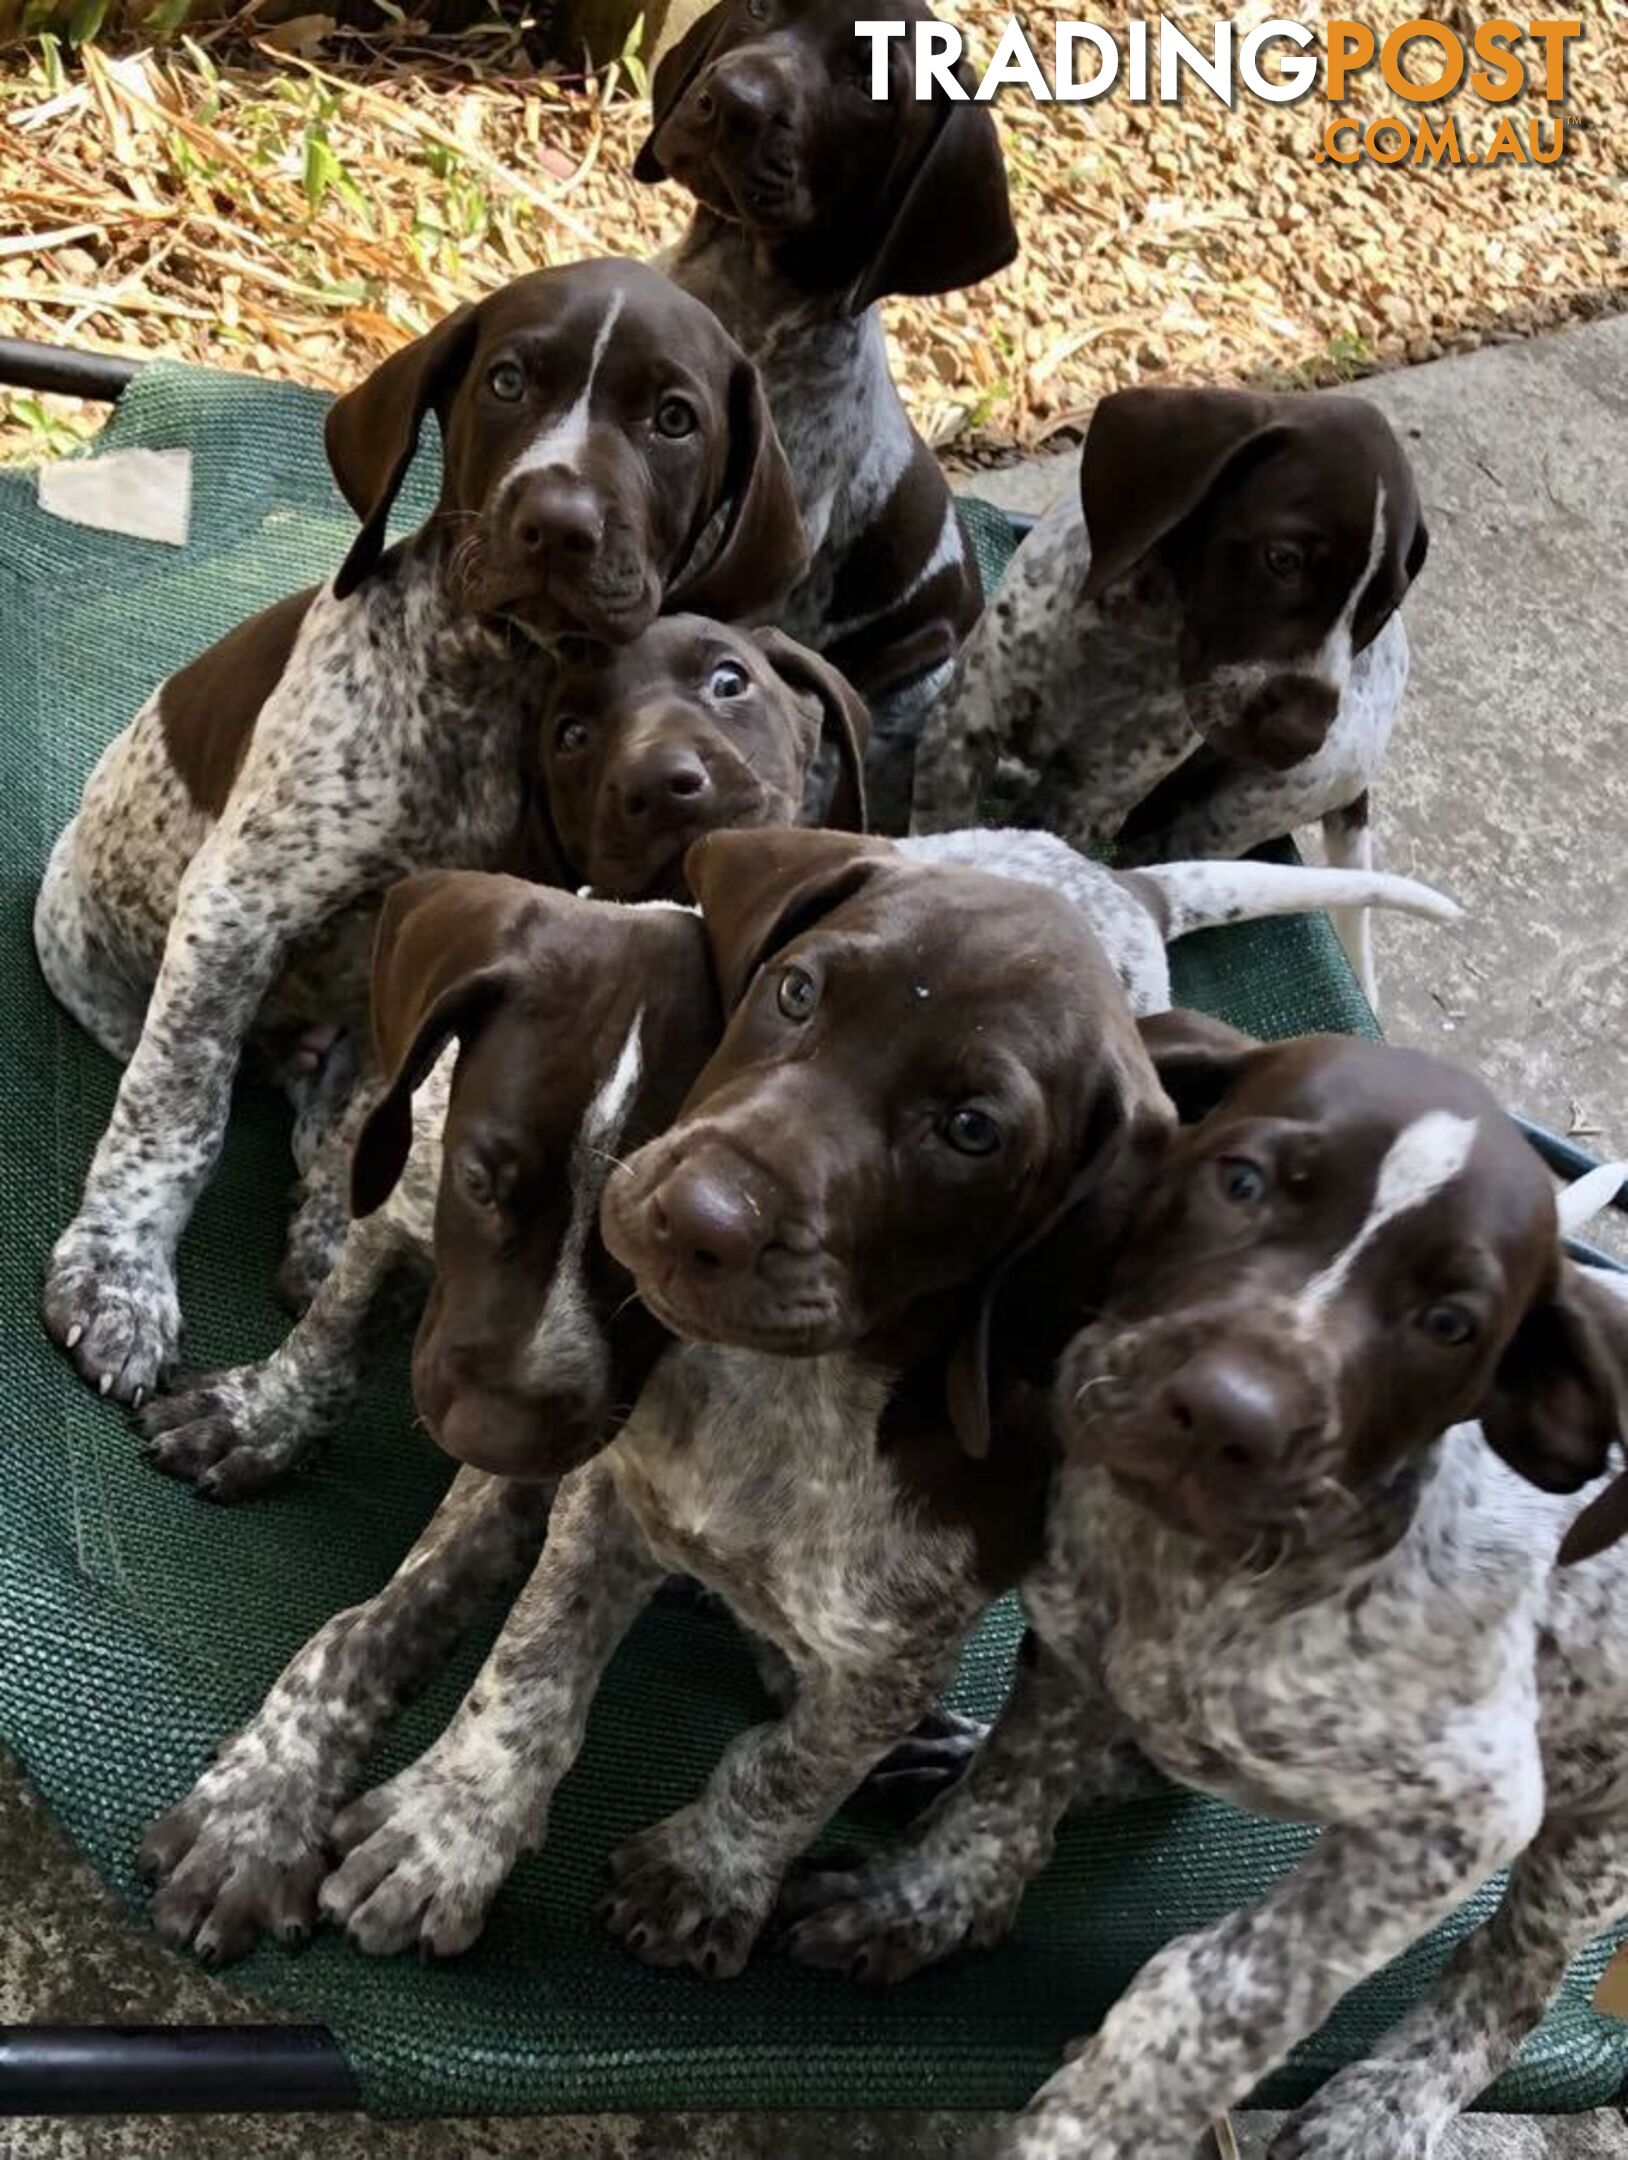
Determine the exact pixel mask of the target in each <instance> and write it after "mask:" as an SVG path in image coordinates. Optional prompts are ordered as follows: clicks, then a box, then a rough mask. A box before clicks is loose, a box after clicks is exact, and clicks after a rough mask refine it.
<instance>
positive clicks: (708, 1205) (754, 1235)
mask: <svg viewBox="0 0 1628 2160" xmlns="http://www.w3.org/2000/svg"><path fill="white" fill-rule="evenodd" d="M650 1224H651V1228H652V1229H653V1230H654V1231H655V1233H656V1236H657V1238H658V1239H659V1240H660V1242H661V1243H662V1244H663V1245H664V1246H666V1247H667V1248H668V1250H669V1252H670V1253H671V1254H672V1256H673V1258H674V1259H676V1260H678V1261H680V1262H681V1263H682V1264H684V1265H686V1266H689V1267H692V1268H694V1269H696V1270H697V1271H698V1272H700V1273H703V1274H709V1275H724V1274H728V1275H740V1274H744V1273H745V1272H746V1271H747V1269H748V1268H751V1267H753V1266H754V1265H755V1264H756V1262H757V1259H758V1256H759V1254H760V1253H761V1252H762V1251H763V1248H764V1247H765V1246H766V1245H767V1244H768V1242H769V1227H770V1226H769V1218H768V1216H767V1214H766V1213H765V1211H764V1209H763V1207H762V1206H761V1204H760V1203H758V1202H757V1201H756V1200H755V1199H754V1196H753V1195H752V1194H751V1192H749V1191H748V1190H747V1188H746V1186H745V1185H744V1184H743V1183H742V1181H741V1180H740V1179H739V1178H735V1177H732V1176H731V1175H730V1174H729V1172H728V1171H727V1170H724V1169H720V1168H718V1167H715V1166H713V1165H711V1164H706V1163H680V1165H679V1166H678V1168H677V1169H676V1170H674V1171H672V1172H671V1173H670V1175H669V1176H668V1177H666V1178H665V1179H664V1180H663V1181H662V1183H661V1184H660V1185H659V1186H658V1187H657V1189H656V1191H655V1192H654V1193H652V1195H651V1197H650Z"/></svg>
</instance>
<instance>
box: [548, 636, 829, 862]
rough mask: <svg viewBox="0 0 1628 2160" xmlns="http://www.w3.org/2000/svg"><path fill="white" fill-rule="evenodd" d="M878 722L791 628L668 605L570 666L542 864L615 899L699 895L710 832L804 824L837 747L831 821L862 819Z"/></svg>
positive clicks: (551, 721) (560, 704)
mask: <svg viewBox="0 0 1628 2160" xmlns="http://www.w3.org/2000/svg"><path fill="white" fill-rule="evenodd" d="M868 729H869V716H868V715H867V713H866V710H865V706H864V702H863V700H862V699H861V698H860V696H859V694H858V693H857V691H855V690H854V689H853V688H852V686H851V685H850V684H849V683H848V682H847V681H846V680H845V679H844V678H843V677H842V676H841V675H839V674H838V673H837V671H836V669H835V668H833V667H831V666H830V665H829V664H828V663H827V662H826V661H824V660H822V659H820V658H819V656H818V655H817V654H815V653H811V652H809V651H808V650H807V649H806V648H805V647H803V646H801V645H798V644H795V643H794V642H793V641H792V639H790V638H788V637H786V636H784V635H783V634H782V633H781V632H780V631H778V630H756V631H745V630H735V629H731V628H729V627H728V626H727V625H726V624H723V623H718V622H712V621H709V620H708V619H707V618H705V617H703V616H699V615H673V616H667V617H665V618H663V620H661V621H660V622H657V623H653V624H652V625H651V627H650V628H649V629H648V630H647V631H646V632H645V633H644V635H643V636H642V637H640V638H638V639H636V640H635V641H634V643H633V644H631V645H624V646H618V647H614V648H609V649H606V648H599V649H598V650H596V651H595V652H593V653H591V654H588V655H585V656H583V657H580V658H577V659H575V660H572V661H569V662H568V663H567V665H566V666H565V667H564V668H563V669H562V671H561V673H560V675H559V678H558V680H557V682H556V684H555V686H554V689H553V692H552V695H551V697H550V701H549V704H548V707H547V710H546V711H545V713H544V715H543V723H542V728H541V731H540V733H539V736H538V742H537V752H536V759H535V769H534V770H533V772H532V773H531V774H530V775H529V776H528V779H529V782H530V784H531V787H532V789H533V796H534V802H535V806H536V812H537V815H536V819H535V821H534V826H533V831H534V836H535V839H536V842H537V846H538V852H539V868H540V870H542V871H543V872H544V873H546V874H547V875H548V876H550V877H551V878H553V879H554V880H555V881H556V882H558V883H560V884H563V885H573V886H575V885H588V886H591V887H592V889H593V890H594V892H595V893H597V894H600V895H602V896H603V897H605V898H607V899H617V900H644V899H651V898H657V897H667V898H683V897H686V888H685V885H684V869H683V866H684V855H685V852H686V850H687V849H688V848H689V847H690V845H691V844H692V842H694V841H696V840H699V839H700V838H701V837H702V835H703V834H705V833H709V832H716V831H719V830H721V829H724V828H733V827H742V826H757V825H795V824H797V823H798V822H799V820H800V819H801V818H802V816H803V814H804V810H805V804H806V798H807V797H808V795H809V792H810V776H811V774H812V772H813V769H814V762H815V758H816V756H817V755H818V753H819V751H820V749H821V746H822V745H828V746H829V747H830V749H831V751H832V752H833V755H834V762H835V766H836V779H835V784H834V786H833V788H832V790H831V794H830V800H829V802H828V803H827V804H826V805H825V806H824V809H823V815H821V816H820V817H819V818H818V819H817V820H816V821H817V822H819V823H823V824H829V825H832V826H835V827H838V828H840V829H844V830H860V831H862V830H863V829H864V822H865V783H864V756H865V738H866V734H867V732H868Z"/></svg>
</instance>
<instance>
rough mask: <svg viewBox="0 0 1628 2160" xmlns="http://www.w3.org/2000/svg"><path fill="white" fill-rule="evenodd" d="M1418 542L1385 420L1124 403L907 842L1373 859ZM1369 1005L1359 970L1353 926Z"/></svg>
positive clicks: (934, 749) (1409, 490)
mask: <svg viewBox="0 0 1628 2160" xmlns="http://www.w3.org/2000/svg"><path fill="white" fill-rule="evenodd" d="M1427 546H1428V536H1427V534H1426V530H1425V525H1424V519H1423V516H1422V514H1421V512H1420V508H1419V498H1418V491H1417V489H1416V487H1415V485H1414V480H1413V475H1412V473H1411V471H1410V470H1409V466H1408V462H1407V459H1406V457H1405V456H1404V455H1403V452H1402V449H1401V446H1400V444H1399V443H1398V442H1397V440H1396V437H1395V436H1394V434H1393V433H1392V431H1391V429H1390V426H1389V424H1388V423H1387V421H1386V420H1385V418H1384V416H1383V414H1381V413H1380V412H1379V411H1378V410H1377V409H1376V408H1374V407H1373V406H1371V405H1368V404H1365V403H1364V402H1363V401H1362V400H1361V399H1358V398H1350V397H1333V396H1327V395H1318V396H1305V397H1290V396H1282V397H1262V396H1258V395H1256V394H1254V393H1252V392H1244V391H1235V390H1177V389H1168V390H1167V389H1137V390H1122V391H1118V392H1116V393H1115V394H1114V395H1113V396H1111V397H1107V398H1104V399H1103V401H1102V403H1101V404H1100V405H1099V406H1098V407H1097V410H1096V412H1095V414H1094V415H1093V416H1092V420H1091V426H1090V429H1089V431H1088V433H1087V436H1086V441H1085V448H1084V451H1083V453H1082V456H1081V461H1080V482H1079V491H1078V495H1077V497H1071V498H1069V499H1068V500H1065V501H1063V502H1059V503H1058V504H1057V505H1056V507H1055V508H1054V509H1052V510H1051V511H1049V512H1048V513H1047V514H1046V516H1045V517H1043V518H1042V519H1041V520H1040V523H1039V524H1038V525H1037V526H1036V528H1035V530H1034V531H1033V532H1032V533H1031V534H1030V535H1029V537H1028V539H1027V540H1025V541H1024V543H1023V545H1022V547H1020V548H1019V550H1018V552H1017V555H1016V557H1015V559H1014V561H1013V563H1012V566H1011V568H1010V570H1009V571H1008V572H1007V575H1006V579H1005V582H1004V583H1003V585H1002V587H1001V589H1000V592H999V593H998V595H996V597H995V598H994V599H993V601H992V602H991V604H990V606H989V608H988V609H987V610H986V611H985V614H984V617H983V619H982V621H981V622H980V623H979V624H978V627H977V628H976V630H974V632H973V634H972V636H971V637H970V638H969V639H968V641H967V643H966V645H965V647H964V648H963V651H962V654H961V659H960V662H959V665H958V669H957V674H956V680H955V682H954V684H953V685H952V687H951V689H950V690H949V692H948V693H947V694H946V696H945V697H944V699H943V700H942V702H941V703H940V705H939V706H938V707H937V709H936V710H935V711H934V712H933V713H932V714H931V716H930V717H929V719H928V722H927V724H926V727H925V730H924V733H923V737H922V742H921V748H920V752H919V756H918V760H917V775H916V792H915V802H914V818H915V829H916V830H918V831H927V832H941V831H946V830H950V829H952V828H955V827H960V826H966V825H973V824H991V823H1016V824H1022V825H1041V826H1045V827H1047V828H1048V829H1050V830H1052V831H1055V832H1060V833H1062V834H1063V835H1064V836H1065V837H1066V838H1068V839H1070V840H1074V841H1076V842H1078V843H1079V844H1080V845H1081V846H1085V847H1100V846H1101V845H1103V844H1104V843H1106V842H1107V841H1110V840H1117V841H1118V842H1119V843H1120V858H1121V860H1124V861H1128V862H1151V861H1160V860H1165V861H1168V860H1171V859H1174V858H1177V857H1183V856H1236V855H1243V854H1247V853H1248V852H1249V851H1250V849H1252V848H1255V847H1258V846H1259V845H1260V844H1261V843H1262V842H1263V841H1267V840H1274V839H1277V838H1279V837H1281V836H1282V835H1284V834H1287V833H1289V832H1292V831H1293V830H1295V828H1297V827H1298V826H1301V825H1306V824H1311V823H1315V822H1317V821H1319V820H1321V821H1322V824H1323V829H1324V835H1325V840H1326V843H1327V848H1328V854H1329V860H1330V863H1331V864H1332V865H1334V866H1336V867H1340V868H1351V869H1367V868H1370V867H1371V866H1372V855H1371V848H1370V844H1369V815H1370V796H1371V792H1372V788H1373V785H1374V782H1375V779H1376V777H1377V775H1378V772H1379V768H1380V765H1381V762H1382V760H1383V758H1384V754H1385V748H1386V745H1387V743H1388V742H1389V740H1390V735H1391V730H1392V728H1393V726H1394V725H1395V722H1396V717H1397V713H1398V710H1399V708H1400V704H1401V699H1402V692H1403V689H1404V687H1405V685H1406V681H1407V672H1408V648H1407V638H1406V635H1405V633H1404V631H1403V628H1402V623H1401V619H1400V616H1399V615H1398V613H1397V610H1398V608H1399V607H1400V605H1401V602H1402V599H1403V597H1404V595H1405V594H1406V592H1407V590H1408V587H1409V586H1410V585H1411V583H1412V582H1413V580H1414V578H1415V577H1417V575H1418V574H1419V571H1420V570H1421V569H1422V567H1423V565H1424V561H1425V555H1426V550H1427ZM1344 927H1345V929H1346V930H1347V932H1348V936H1347V942H1348V944H1350V945H1352V947H1353V950H1354V957H1355V958H1356V959H1357V962H1358V967H1359V972H1360V973H1361V975H1362V977H1363V986H1364V988H1365V989H1366V990H1368V991H1369V993H1370V996H1371V995H1372V958H1371V953H1370V951H1369V947H1368V943H1367V939H1366V936H1365V934H1363V933H1362V932H1361V930H1360V926H1359V925H1358V924H1347V925H1345V926H1344Z"/></svg>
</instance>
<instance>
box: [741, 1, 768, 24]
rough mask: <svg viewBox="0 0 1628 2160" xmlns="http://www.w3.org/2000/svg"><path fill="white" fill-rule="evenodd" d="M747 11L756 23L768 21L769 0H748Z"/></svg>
mask: <svg viewBox="0 0 1628 2160" xmlns="http://www.w3.org/2000/svg"><path fill="white" fill-rule="evenodd" d="M746 12H747V14H748V15H749V16H750V18H751V19H752V21H753V22H755V23H761V22H767V21H768V19H769V0H746Z"/></svg>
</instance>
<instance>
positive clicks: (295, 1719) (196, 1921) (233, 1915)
mask: <svg viewBox="0 0 1628 2160" xmlns="http://www.w3.org/2000/svg"><path fill="white" fill-rule="evenodd" d="M548 1498H549V1495H548V1489H547V1488H546V1487H545V1486H540V1485H515V1484H510V1483H508V1482H507V1481H505V1480H503V1479H501V1478H491V1477H487V1476H485V1475H484V1473H482V1472H481V1471H478V1470H467V1469H466V1470H462V1471H460V1472H459V1474H458V1476H457V1478H456V1479H455V1480H454V1481H453V1484H452V1487H451V1490H450V1491H449V1492H448V1494H447V1497H446V1499H445V1500H444V1501H443V1502H442V1503H441V1506H440V1507H439V1508H438V1509H437V1511H436V1513H435V1515H434V1517H433V1518H432V1520H431V1522H430V1525H429V1527H428V1529H426V1531H425V1532H424V1535H423V1536H422V1537H421V1538H420V1539H419V1541H418V1543H417V1544H416V1545H415V1546H414V1547H413V1549H412V1551H411V1552H410V1553H409V1554H408V1555H407V1557H406V1559H405V1560H404V1561H403V1562H402V1564H401V1566H400V1567H399V1568H398V1569H397V1571H396V1573H395V1575H394V1576H393V1577H392V1578H391V1580H390V1581H389V1583H388V1584H387V1585H386V1586H385V1588H384V1589H383V1590H381V1591H380V1592H379V1594H378V1596H377V1597H374V1598H370V1599H369V1600H368V1602H367V1603H366V1604H365V1605H357V1606H353V1607H352V1608H351V1609H350V1610H349V1611H348V1612H342V1613H336V1614H335V1615H334V1617H333V1619H331V1620H330V1621H329V1622H328V1623H327V1624H326V1626H324V1627H322V1628H319V1629H318V1631H317V1633H316V1634H315V1635H313V1636H312V1638H311V1640H310V1641H309V1642H308V1643H307V1644H306V1645H305V1647H304V1649H303V1650H301V1651H300V1652H299V1653H298V1654H297V1656H296V1657H295V1658H294V1659H293V1660H292V1661H291V1663H290V1664H289V1665H288V1666H287V1667H286V1668H285V1669H284V1671H283V1673H282V1676H281V1678H280V1679H279V1680H278V1681H277V1684H276V1686H275V1687H273V1689H272V1691H271V1693H270V1694H269V1695H268V1696H267V1697H266V1700H265V1702H264V1704H263V1705H262V1706H261V1708H260V1710H259V1711H258V1712H257V1713H256V1715H255V1716H254V1717H253V1718H252V1719H251V1720H250V1722H249V1723H248V1724H247V1725H246V1726H245V1727H244V1728H243V1730H242V1731H241V1732H240V1733H238V1734H236V1735H235V1736H234V1737H233V1738H232V1739H230V1740H228V1741H226V1742H225V1744H224V1745H223V1746H222V1748H221V1750H220V1752H219V1754H218V1755H217V1757H216V1759H215V1761H214V1762H213V1763H212V1764H211V1766H210V1767H209V1769H207V1770H206V1771H205V1772H204V1774H203V1776H202V1777H201V1778H200V1779H199V1780H198V1782H197V1784H196V1785H195V1786H194V1787H193V1789H192V1791H191V1793H190V1794H189V1795H188V1796H187V1798H186V1799H185V1800H183V1801H182V1802H181V1803H180V1805H179V1806H177V1807H174V1808H172V1809H171V1810H170V1812H169V1813H168V1814H167V1815H164V1816H162V1817H160V1819H159V1820H158V1822H156V1823H155V1824H154V1825H153V1827H152V1829H151V1830H150V1831H149V1832H148V1833H147V1837H146V1839H145V1841H144V1843H143V1845H142V1848H141V1865H142V1867H143V1869H144V1871H145V1872H146V1873H147V1874H149V1875H150V1876H152V1877H153V1878H155V1880H156V1881H157V1882H158V1884H159V1885H160V1887H159V1890H158V1893H157V1895H156V1897H155V1898H154V1900H153V1925H154V1926H155V1927H156V1928H157V1929H158V1932H159V1933H160V1934H161V1935H162V1936H163V1937H164V1939H165V1941H166V1942H169V1943H172V1944H174V1945H175V1947H176V1948H177V1949H181V1948H184V1947H185V1946H186V1945H187V1944H188V1943H190V1944H191V1945H192V1946H193V1948H194V1949H195V1950H196V1951H197V1953H198V1955H199V1956H200V1957H202V1958H204V1959H206V1960H208V1961H209V1962H210V1963H211V1964H225V1963H226V1962H228V1960H230V1959H232V1958H236V1957H241V1956H242V1955H243V1954H244V1953H245V1952H246V1951H248V1950H250V1949H252V1948H253V1946H254V1944H255V1942H256V1940H257V1939H258V1937H259V1935H260V1933H261V1931H262V1930H263V1929H264V1930H267V1931H269V1932H270V1933H271V1934H273V1935H275V1936H276V1937H277V1938H278V1939H279V1941H281V1942H283V1943H285V1944H288V1945H290V1946H293V1945H295V1944H298V1943H301V1942H303V1941H305V1940H306V1938H307V1937H308V1936H309V1935H310V1932H311V1929H312V1927H313V1925H314V1924H315V1919H316V1903H317V1889H318V1886H319V1884H320V1883H321V1881H322V1877H323V1875H324V1873H325V1872H326V1869H327V1865H328V1859H327V1839H328V1833H329V1829H330V1826H331V1824H332V1820H333V1815H334V1811H335V1809H336V1808H337V1807H338V1805H339V1803H340V1801H341V1800H342V1799H343V1797H344V1795H345V1792H346V1790H347V1789H348V1787H349V1786H350V1785H351V1783H352V1782H353V1780H354V1779H355V1777H356V1774H357V1772H358V1770H359V1769H360V1768H361V1765H362V1762H363V1759H364V1758H365V1756H366V1755H367V1753H368V1750H369V1749H370V1748H371V1747H372V1746H373V1744H374V1742H375V1741H376V1740H377V1739H378V1737H379V1735H380V1733H381V1732H382V1731H383V1730H384V1728H385V1727H386V1725H388V1724H389V1722H390V1720H391V1719H392V1718H393V1717H394V1716H395V1714H396V1712H397V1711H398V1710H399V1709H400V1708H401V1706H402V1704H403V1703H404V1702H405V1701H406V1700H407V1699H408V1697H409V1696H410V1695H411V1694H413V1693H414V1692H415V1691H416V1690H417V1689H418V1688H419V1687H420V1686H422V1685H423V1683H424V1681H425V1680H426V1679H428V1677H429V1676H430V1674H431V1673H432V1672H433V1671H434V1670H435V1668H436V1666H437V1665H438V1664H439V1663H440V1662H441V1660H442V1659H443V1658H444V1657H445V1656H446V1654H447V1652H448V1651H449V1650H450V1649H451V1647H452V1645H453V1643H454V1642H455V1641H456V1640H457V1638H458V1636H459V1635H460V1634H461V1633H462V1632H463V1630H464V1629H465V1628H466V1627H467V1626H468V1625H469V1624H470V1623H471V1621H473V1620H474V1618H475V1617H476V1615H477V1614H478V1613H479V1612H480V1610H481V1608H482V1607H483V1606H484V1605H485V1604H486V1602H487V1600H488V1599H489V1598H490V1597H492V1596H493V1595H495V1594H496V1593H497V1592H499V1591H500V1590H501V1589H502V1588H503V1587H504V1586H505V1584H506V1583H507V1582H510V1581H512V1580H513V1579H514V1578H515V1576H516V1575H518V1574H519V1573H520V1572H521V1571H522V1570H523V1569H524V1567H525V1566H526V1564H527V1563H528V1562H529V1561H530V1559H531V1558H532V1557H533V1555H534V1554H535V1553H536V1551H537V1548H538V1546H539V1545H540V1544H541V1543H542V1538H543V1532H544V1529H545V1527H546V1524H547V1517H548Z"/></svg>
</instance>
